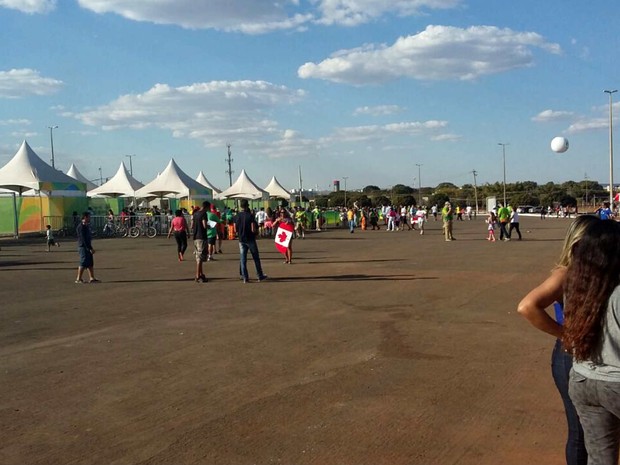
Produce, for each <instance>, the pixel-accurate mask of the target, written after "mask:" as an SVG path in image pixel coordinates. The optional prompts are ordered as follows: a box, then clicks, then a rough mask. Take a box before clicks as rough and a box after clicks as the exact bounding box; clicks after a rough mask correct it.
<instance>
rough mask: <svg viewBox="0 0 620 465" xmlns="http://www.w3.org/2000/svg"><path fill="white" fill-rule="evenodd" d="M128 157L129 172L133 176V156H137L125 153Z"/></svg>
mask: <svg viewBox="0 0 620 465" xmlns="http://www.w3.org/2000/svg"><path fill="white" fill-rule="evenodd" d="M125 156H126V157H127V158H129V174H131V176H132V177H133V163H132V162H131V161H132V159H133V157H135V155H125Z"/></svg>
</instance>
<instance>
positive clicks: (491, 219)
mask: <svg viewBox="0 0 620 465" xmlns="http://www.w3.org/2000/svg"><path fill="white" fill-rule="evenodd" d="M486 223H487V231H488V235H487V241H491V242H495V228H496V226H497V217H496V216H495V213H493V210H490V211H489V216H487V219H486Z"/></svg>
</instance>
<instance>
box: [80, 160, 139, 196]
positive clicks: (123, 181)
mask: <svg viewBox="0 0 620 465" xmlns="http://www.w3.org/2000/svg"><path fill="white" fill-rule="evenodd" d="M143 186H144V184H142V183H141V182H140V181H137V180H136V179H135V178H134V177H133V176H131V175H130V174H129V172H128V171H127V168H126V167H125V163H123V162H121V166H119V167H118V171H117V172H116V174H115V175H114V176H112V178H111V179H110V180H109V181H108V182H106V183H104V184H102V185H101V186H99V187H95V188H94V189H92V190H89V191H88V196H89V197H92V196H95V195H105V196H108V197H134V196H135V194H136V191H137V190H138V189H140V188H141V187H143Z"/></svg>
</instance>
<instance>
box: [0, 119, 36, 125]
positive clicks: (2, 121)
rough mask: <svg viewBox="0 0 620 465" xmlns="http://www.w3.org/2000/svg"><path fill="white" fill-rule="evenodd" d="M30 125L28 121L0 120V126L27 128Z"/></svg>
mask: <svg viewBox="0 0 620 465" xmlns="http://www.w3.org/2000/svg"><path fill="white" fill-rule="evenodd" d="M30 124H31V122H30V120H28V119H5V120H0V126H29V125H30Z"/></svg>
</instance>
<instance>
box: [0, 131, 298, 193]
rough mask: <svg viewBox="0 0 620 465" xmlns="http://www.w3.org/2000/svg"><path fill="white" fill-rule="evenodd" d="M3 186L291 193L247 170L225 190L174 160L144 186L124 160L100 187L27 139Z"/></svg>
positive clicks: (0, 177) (3, 171)
mask: <svg viewBox="0 0 620 465" xmlns="http://www.w3.org/2000/svg"><path fill="white" fill-rule="evenodd" d="M0 188H3V189H8V190H10V191H14V192H17V193H18V194H19V195H20V196H21V195H36V194H38V195H45V196H50V197H51V196H54V195H60V196H84V195H88V196H89V197H94V196H106V197H134V198H146V199H152V198H162V197H167V198H176V199H181V198H188V199H191V198H215V199H220V200H224V199H251V200H261V199H262V200H267V199H270V198H271V199H274V198H277V199H285V200H290V197H291V194H290V193H289V192H288V191H287V190H286V189H285V188H284V187H283V186H282V185H281V184H280V183H279V182H278V180H277V179H276V177H275V176H274V177H272V178H271V181H270V182H269V184H268V185H267V187H265V188H264V189H261V188H260V187H258V186H257V185H256V183H254V181H252V180H251V179H250V177H249V176H248V175H247V173H246V172H245V170H242V171H241V174H240V175H239V177H238V178H237V180H236V181H235V182H234V183H233V185H232V186H230V187H229V188H228V189H226V190H224V191H220V190H219V189H218V188H216V187H215V186H214V185H213V184H211V183H210V182H209V181H208V179H207V178H206V177H205V175H204V173H203V172H202V171H201V172H200V173H199V174H198V177H197V178H196V179H195V180H194V179H192V178H190V177H189V176H188V175H187V174H185V173H184V172H183V171H182V170H181V169H180V168H179V166H178V165H177V164H176V162H175V161H174V159H171V160H170V162H169V163H168V165H167V166H166V168H165V169H164V171H163V172H161V173H160V174H159V175H158V176H157V177H156V178H155V179H153V180H152V181H151V182H150V183H148V184H146V185H143V184H142V183H141V182H139V181H137V180H136V179H135V178H133V176H131V174H129V172H128V171H127V168H126V167H125V164H124V163H123V162H121V164H120V166H119V169H118V171H117V172H116V174H115V175H114V176H113V177H112V178H111V179H110V180H109V181H107V182H106V183H104V184H102V185H101V186H99V187H97V186H96V185H95V184H94V183H93V182H91V181H89V180H88V179H86V177H85V176H84V175H83V174H82V173H80V171H79V170H78V168H77V167H76V166H75V165H74V164H72V165H71V166H70V167H69V170H68V171H67V174H64V173H62V172H61V171H59V170H56V169H54V168H52V167H51V166H50V165H48V164H47V163H46V162H44V161H43V160H42V159H41V158H40V157H39V156H38V155H37V154H36V153H35V152H34V150H32V148H31V147H30V146H29V145H28V142H26V141H23V142H22V144H21V146H20V148H19V150H18V151H17V153H16V154H15V156H14V157H13V158H12V159H11V160H10V161H9V162H8V163H7V164H6V165H5V166H3V167H2V168H0Z"/></svg>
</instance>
